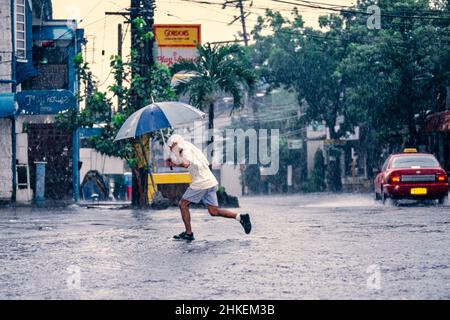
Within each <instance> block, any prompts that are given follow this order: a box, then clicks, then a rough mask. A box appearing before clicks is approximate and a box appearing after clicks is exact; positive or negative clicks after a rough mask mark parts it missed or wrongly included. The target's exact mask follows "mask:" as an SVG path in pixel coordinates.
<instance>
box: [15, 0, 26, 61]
mask: <svg viewBox="0 0 450 320" xmlns="http://www.w3.org/2000/svg"><path fill="white" fill-rule="evenodd" d="M25 1H26V0H16V57H17V59H18V60H26V59H27V42H26V7H25V5H26V4H25Z"/></svg>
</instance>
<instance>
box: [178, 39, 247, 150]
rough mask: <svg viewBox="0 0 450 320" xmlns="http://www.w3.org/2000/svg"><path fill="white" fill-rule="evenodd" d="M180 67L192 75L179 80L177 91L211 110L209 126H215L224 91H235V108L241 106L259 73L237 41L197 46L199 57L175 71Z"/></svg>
mask: <svg viewBox="0 0 450 320" xmlns="http://www.w3.org/2000/svg"><path fill="white" fill-rule="evenodd" d="M181 71H183V72H186V73H188V74H189V75H190V76H189V77H187V78H185V79H181V80H178V81H177V82H176V84H175V86H174V89H175V91H176V93H177V94H180V95H182V94H188V95H189V102H190V104H192V105H193V106H195V107H197V108H199V109H200V110H202V111H205V112H206V110H208V118H209V119H208V129H214V103H215V102H216V100H217V99H218V98H219V97H220V96H221V95H223V94H231V95H232V97H233V100H234V103H233V110H234V109H237V108H240V107H242V105H243V96H244V93H245V92H251V91H252V90H253V88H254V86H255V84H256V75H255V73H254V71H253V69H251V67H250V66H249V64H248V63H247V62H246V59H245V54H244V51H243V49H242V48H241V47H240V46H238V45H211V44H209V43H207V44H205V45H204V46H198V57H197V59H195V60H193V61H181V62H178V63H176V64H175V65H174V66H173V67H172V74H176V73H178V72H181ZM211 142H213V139H212V138H211V141H210V142H209V143H211Z"/></svg>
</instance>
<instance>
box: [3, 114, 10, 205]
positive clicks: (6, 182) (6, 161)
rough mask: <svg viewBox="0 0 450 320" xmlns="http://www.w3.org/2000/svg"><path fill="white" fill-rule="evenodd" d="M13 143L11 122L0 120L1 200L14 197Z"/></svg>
mask: <svg viewBox="0 0 450 320" xmlns="http://www.w3.org/2000/svg"><path fill="white" fill-rule="evenodd" d="M11 143H12V141H11V120H10V119H0V199H1V200H11V196H12V162H11V159H12V149H11V148H12V144H11Z"/></svg>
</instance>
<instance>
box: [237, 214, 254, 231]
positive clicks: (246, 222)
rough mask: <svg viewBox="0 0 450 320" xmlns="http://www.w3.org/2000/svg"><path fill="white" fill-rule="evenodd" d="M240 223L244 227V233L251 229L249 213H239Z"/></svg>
mask: <svg viewBox="0 0 450 320" xmlns="http://www.w3.org/2000/svg"><path fill="white" fill-rule="evenodd" d="M240 222H241V224H242V227H244V231H245V233H246V234H249V233H250V232H251V231H252V223H251V222H250V215H249V214H248V213H246V214H241V221H240Z"/></svg>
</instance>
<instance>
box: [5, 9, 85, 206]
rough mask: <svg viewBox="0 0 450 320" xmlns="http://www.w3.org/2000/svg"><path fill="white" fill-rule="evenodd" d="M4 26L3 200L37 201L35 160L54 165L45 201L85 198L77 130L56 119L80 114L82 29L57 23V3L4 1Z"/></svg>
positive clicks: (50, 168) (49, 172) (73, 23)
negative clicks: (54, 10) (54, 15)
mask: <svg viewBox="0 0 450 320" xmlns="http://www.w3.org/2000/svg"><path fill="white" fill-rule="evenodd" d="M0 20H1V21H2V22H3V21H5V22H6V23H2V24H1V25H0V36H1V38H0V59H1V60H0V201H3V202H15V201H16V200H17V201H21V202H31V201H32V200H33V188H34V184H35V163H36V162H46V163H47V175H46V180H45V187H46V197H48V198H50V199H52V200H63V199H64V200H67V199H72V198H73V199H75V200H78V193H79V180H80V179H79V165H78V159H79V147H78V140H79V139H78V132H77V130H64V129H61V128H58V127H57V126H56V124H55V119H56V115H57V114H59V113H61V112H62V111H66V110H69V109H74V110H78V102H77V99H76V92H77V91H78V79H77V76H76V71H75V66H74V63H73V60H74V57H75V56H76V55H77V54H78V53H79V52H80V51H81V43H82V41H83V37H84V35H83V30H80V29H78V28H77V23H76V21H71V20H54V19H52V3H51V0H2V1H1V2H0Z"/></svg>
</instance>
